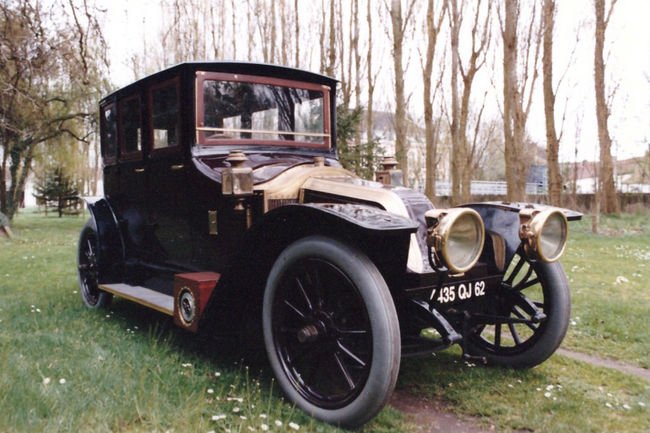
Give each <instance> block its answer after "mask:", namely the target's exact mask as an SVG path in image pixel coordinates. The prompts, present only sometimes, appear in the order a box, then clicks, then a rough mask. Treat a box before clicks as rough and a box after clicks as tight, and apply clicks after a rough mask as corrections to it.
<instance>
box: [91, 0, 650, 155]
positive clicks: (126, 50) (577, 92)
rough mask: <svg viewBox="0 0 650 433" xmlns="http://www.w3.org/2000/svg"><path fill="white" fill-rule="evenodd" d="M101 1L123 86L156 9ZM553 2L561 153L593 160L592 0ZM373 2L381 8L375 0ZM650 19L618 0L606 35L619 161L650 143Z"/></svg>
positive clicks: (539, 128) (147, 1)
mask: <svg viewBox="0 0 650 433" xmlns="http://www.w3.org/2000/svg"><path fill="white" fill-rule="evenodd" d="M101 1H103V2H104V4H103V7H105V8H106V9H107V16H106V22H105V35H104V36H105V38H106V40H107V43H108V45H109V48H110V58H111V76H112V79H113V81H114V82H115V84H117V85H118V86H123V85H126V84H128V83H129V82H131V81H133V78H134V77H133V74H132V72H131V71H130V68H129V66H128V65H129V58H130V57H131V55H133V54H134V53H140V54H141V52H142V47H143V43H142V40H143V38H144V35H145V34H146V35H147V38H148V39H149V43H155V35H157V34H158V30H159V26H160V21H161V15H162V11H161V8H160V5H159V2H158V1H157V0H137V1H133V0H131V1H128V0H101ZM101 1H100V3H101ZM206 1H207V0H206ZM301 1H302V3H303V4H306V2H309V3H311V2H312V0H301ZM343 1H344V2H345V1H346V0H343ZM557 3H558V6H557V8H558V14H557V21H556V38H555V47H554V50H555V51H554V57H555V58H554V68H555V69H554V75H555V79H556V81H557V80H558V79H559V77H560V76H561V75H563V74H564V73H565V71H566V73H565V78H564V79H563V81H562V83H561V85H560V87H559V89H558V93H557V99H556V110H557V121H556V122H557V123H558V128H559V127H560V125H561V124H562V123H561V117H562V113H566V114H565V120H564V124H563V127H562V140H561V145H560V159H561V160H563V161H574V160H577V161H582V160H597V159H598V139H597V130H596V117H595V100H594V96H593V95H594V88H593V50H594V34H593V6H592V1H591V0H561V1H558V2H557ZM377 7H380V2H379V1H378V0H377ZM649 18H650V1H647V0H619V1H618V2H617V4H616V8H615V10H614V14H613V15H612V19H611V22H610V26H609V27H608V30H607V34H606V44H607V46H606V50H607V53H606V77H607V80H608V85H609V86H610V89H611V88H613V87H615V88H616V92H615V96H614V98H613V100H612V105H611V116H610V119H609V126H610V135H611V136H612V139H613V146H614V148H613V150H612V153H613V154H614V156H615V157H616V158H618V159H626V158H629V157H633V156H641V155H643V154H644V153H645V152H646V151H647V150H649V149H650V55H649V53H648V50H649V48H650V24H649V23H648V19H649ZM383 33H384V32H383V31H382V29H378V31H376V32H375V38H376V39H377V40H378V39H379V38H381V37H385V36H384V35H383ZM576 33H577V34H578V39H577V40H576V36H575V35H576ZM379 49H381V50H382V51H383V52H384V57H385V56H386V55H389V51H388V50H387V49H385V48H381V47H380V48H379ZM313 51H318V47H314V50H313ZM571 53H573V55H572V54H571ZM362 55H364V54H363V53H362ZM377 57H381V56H377ZM385 63H386V65H385V66H384V67H383V68H382V69H381V74H382V77H381V78H380V86H381V85H383V86H389V85H390V82H391V80H392V76H391V72H390V68H389V67H388V66H387V65H388V62H385ZM411 69H412V70H417V69H419V65H417V63H415V64H414V65H411ZM418 74H419V72H418V73H415V72H412V77H413V78H412V79H409V80H408V85H410V89H408V90H410V91H411V92H412V93H413V95H414V98H412V99H411V105H412V106H413V107H409V108H410V109H411V111H416V112H417V111H418V108H419V106H421V105H420V104H421V103H419V101H418V99H419V96H418V95H419V92H420V91H421V90H420V86H421V78H420V77H419V75H418ZM485 74H488V72H486V73H485ZM493 80H495V79H494V78H492V79H489V78H487V76H484V77H483V78H478V79H477V87H476V89H475V91H476V94H482V93H483V92H484V91H487V92H489V93H494V92H495V91H496V89H495V86H494V84H491V83H492V81H493ZM496 80H499V78H497V79H496ZM381 83H383V84H381ZM537 92H539V93H538V95H536V97H535V99H534V100H535V101H536V102H535V103H534V105H533V107H532V113H531V116H530V119H529V122H528V124H527V130H528V132H529V134H530V135H531V137H532V138H533V139H534V140H536V141H537V142H538V143H544V142H545V129H544V128H545V125H544V112H543V106H542V100H543V98H542V96H541V78H540V79H539V80H538V82H537ZM378 93H379V94H380V95H381V94H383V95H390V94H391V91H390V89H388V90H387V91H380V92H378ZM494 101H496V97H495V98H494ZM389 103H390V101H384V105H388V104H389ZM380 104H382V102H381V101H380ZM376 108H377V107H376ZM491 110H492V112H493V115H495V116H496V115H498V105H497V104H496V102H494V103H493V105H492V107H491ZM576 149H577V156H576Z"/></svg>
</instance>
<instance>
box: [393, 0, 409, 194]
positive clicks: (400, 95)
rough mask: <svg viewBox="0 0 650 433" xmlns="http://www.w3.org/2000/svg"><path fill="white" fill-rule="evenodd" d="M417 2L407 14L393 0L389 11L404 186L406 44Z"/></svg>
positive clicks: (397, 153)
mask: <svg viewBox="0 0 650 433" xmlns="http://www.w3.org/2000/svg"><path fill="white" fill-rule="evenodd" d="M415 3H416V2H415V0H408V1H407V3H406V13H403V12H402V2H401V0H391V3H390V6H388V11H389V14H390V20H391V26H390V29H391V34H392V38H391V39H392V48H393V74H394V77H393V78H394V84H395V157H396V159H397V162H398V164H399V167H400V168H401V169H402V173H403V175H404V184H406V183H407V180H408V179H409V177H408V175H409V173H408V147H409V146H408V137H407V133H408V130H407V129H408V123H407V120H408V119H407V117H406V90H405V88H404V81H405V66H404V60H403V57H404V42H405V36H406V30H407V27H408V25H409V22H410V20H411V17H412V16H413V10H414V6H415Z"/></svg>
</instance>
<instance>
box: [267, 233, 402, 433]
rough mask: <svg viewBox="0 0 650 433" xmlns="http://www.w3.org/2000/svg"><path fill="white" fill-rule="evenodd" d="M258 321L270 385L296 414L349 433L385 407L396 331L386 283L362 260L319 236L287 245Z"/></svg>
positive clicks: (395, 363) (396, 361) (396, 360)
mask: <svg viewBox="0 0 650 433" xmlns="http://www.w3.org/2000/svg"><path fill="white" fill-rule="evenodd" d="M262 316H263V325H264V342H265V346H266V351H267V354H268V357H269V361H270V364H271V367H272V369H273V372H274V373H275V377H276V379H277V381H278V383H279V385H280V387H281V389H282V391H283V392H284V393H285V395H286V396H287V397H288V398H289V399H290V400H291V401H292V402H294V403H295V404H296V405H297V406H298V407H300V408H301V409H302V410H304V411H305V412H307V413H309V414H310V415H312V416H314V417H315V418H318V419H320V420H322V421H325V422H328V423H330V424H334V425H339V426H342V427H347V428H353V427H357V426H360V425H362V424H364V423H365V422H367V421H368V420H370V419H371V418H373V417H374V416H375V415H376V414H377V413H378V412H379V411H380V410H381V409H382V408H383V407H384V405H385V404H386V403H387V402H388V399H389V398H390V396H391V394H392V392H393V389H394V387H395V382H396V381H397V374H398V372H399V365H400V355H401V353H400V350H401V344H400V334H399V323H398V320H397V313H396V312H395V306H394V303H393V300H392V298H391V295H390V292H389V290H388V287H387V285H386V282H385V281H384V279H383V277H382V275H381V274H380V272H379V271H378V270H377V268H376V267H375V265H374V264H373V263H372V262H371V261H370V260H369V259H368V258H367V257H366V256H365V255H364V254H363V253H361V252H359V251H357V250H355V249H353V248H351V247H349V246H347V245H344V244H342V243H340V242H337V241H334V240H332V239H328V238H323V237H318V236H313V237H308V238H304V239H301V240H298V241H296V242H295V243H293V244H291V245H290V246H289V247H287V248H286V249H285V250H284V251H283V252H282V254H280V256H279V257H278V259H277V260H276V262H275V264H274V265H273V268H272V269H271V273H270V275H269V278H268V280H267V284H266V290H265V293H264V304H263V314H262Z"/></svg>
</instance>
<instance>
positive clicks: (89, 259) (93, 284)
mask: <svg viewBox="0 0 650 433" xmlns="http://www.w3.org/2000/svg"><path fill="white" fill-rule="evenodd" d="M98 248H99V237H98V236H97V229H96V228H95V224H94V222H93V220H89V221H88V222H87V223H86V225H85V226H84V228H83V229H82V230H81V235H80V236H79V248H78V252H77V270H78V274H79V291H80V293H81V299H82V300H83V301H84V304H86V305H87V306H88V307H90V308H102V307H106V306H108V305H109V304H110V302H111V299H112V295H111V294H109V293H106V292H104V291H102V290H100V289H99V262H98V256H97V252H98V251H99V250H98Z"/></svg>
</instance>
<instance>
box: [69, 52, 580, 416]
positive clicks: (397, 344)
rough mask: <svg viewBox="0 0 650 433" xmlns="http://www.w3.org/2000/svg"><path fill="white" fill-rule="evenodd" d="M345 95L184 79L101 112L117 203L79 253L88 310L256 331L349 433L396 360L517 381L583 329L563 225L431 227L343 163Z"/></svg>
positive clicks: (384, 185) (269, 75)
mask: <svg viewBox="0 0 650 433" xmlns="http://www.w3.org/2000/svg"><path fill="white" fill-rule="evenodd" d="M335 93H336V81H335V80H333V79H331V78H328V77H325V76H322V75H318V74H314V73H310V72H306V71H301V70H296V69H289V68H284V67H279V66H271V65H260V64H248V63H217V62H215V63H184V64H180V65H177V66H174V67H172V68H170V69H167V70H164V71H162V72H159V73H156V74H154V75H152V76H149V77H147V78H144V79H142V80H139V81H137V82H135V83H133V84H131V85H129V86H127V87H125V88H123V89H120V90H118V91H116V92H115V93H113V94H111V95H109V96H107V97H106V98H104V99H103V100H102V101H101V102H100V113H101V141H102V158H103V162H104V190H105V196H104V197H102V198H100V199H96V200H94V201H90V202H89V205H88V206H89V209H90V212H91V215H92V218H91V220H90V221H89V222H88V224H87V225H86V227H85V228H84V230H83V231H82V234H81V238H80V244H79V256H78V257H79V279H80V285H81V289H82V290H81V293H82V297H83V300H84V302H85V303H86V304H87V305H88V306H90V307H101V306H105V305H106V304H107V303H108V302H109V301H110V299H111V297H112V296H113V295H117V296H119V297H121V298H126V299H129V300H131V301H135V302H138V303H140V304H143V305H146V306H148V307H151V308H154V309H156V310H158V311H160V312H162V313H165V314H168V315H170V316H174V321H175V323H176V324H177V325H179V326H181V327H183V328H185V329H187V330H189V331H192V332H197V331H199V330H205V329H210V332H215V333H219V332H233V331H236V330H238V329H244V328H246V326H247V325H248V324H249V323H251V322H252V323H255V322H257V323H260V324H261V325H262V329H263V331H262V333H263V336H264V345H265V347H266V351H267V354H268V357H269V361H270V364H271V367H272V369H273V371H274V373H275V375H276V377H277V379H278V382H279V383H280V385H281V387H282V389H283V391H284V393H285V394H286V395H287V396H288V397H289V398H290V399H291V400H292V401H293V402H295V403H296V404H297V405H298V406H299V407H301V408H302V409H303V410H305V411H307V412H309V413H311V414H312V415H314V416H315V417H317V418H319V419H322V420H325V421H327V422H330V423H334V424H338V425H342V426H346V427H354V426H358V425H360V424H363V423H364V422H366V421H368V420H369V419H371V418H372V417H373V416H375V414H376V413H377V412H378V411H379V410H380V409H381V408H382V407H383V406H384V405H385V403H386V401H387V399H388V398H389V396H390V394H391V392H392V390H393V388H394V385H395V381H396V378H397V374H398V371H399V363H400V357H402V356H413V355H422V354H430V353H432V352H435V351H438V350H441V349H445V348H447V347H449V346H451V345H453V344H460V345H461V346H462V348H463V352H464V354H465V355H464V356H466V357H468V358H475V359H481V360H484V361H486V362H489V363H493V364H499V365H506V366H510V367H515V368H527V367H531V366H534V365H537V364H539V363H541V362H543V361H544V360H545V359H547V358H548V357H549V356H550V355H551V354H552V353H553V352H554V351H555V350H556V348H557V347H558V346H559V344H560V342H561V341H562V338H563V337H564V334H565V332H566V328H567V325H568V320H569V310H570V300H569V290H568V285H567V281H566V277H565V275H564V272H563V270H562V268H561V266H560V265H559V263H557V259H558V258H559V257H560V256H561V254H562V252H563V250H564V246H565V243H566V236H567V219H577V218H579V217H580V215H579V214H577V213H574V212H571V211H567V210H562V209H556V208H549V207H545V206H539V205H532V204H526V203H503V202H498V203H497V202H490V203H474V204H468V205H466V206H462V207H455V208H449V209H436V208H435V206H434V205H433V204H432V203H431V202H430V201H429V200H428V199H427V198H426V197H425V196H423V195H422V194H420V193H418V192H416V191H413V190H410V189H408V188H404V187H402V186H399V179H400V177H401V176H400V173H399V171H397V170H395V169H394V164H393V163H392V161H391V160H390V159H389V160H387V161H386V164H385V166H384V169H383V170H380V171H379V172H378V176H377V178H378V181H367V180H363V179H360V178H359V177H357V176H355V175H354V174H352V173H350V172H348V171H347V170H345V169H343V168H342V167H341V165H340V164H339V162H338V161H337V154H336V142H335V141H336V140H335V137H336V131H335V106H336V104H335V102H336V94H335Z"/></svg>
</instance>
